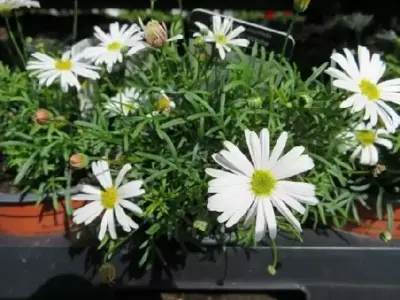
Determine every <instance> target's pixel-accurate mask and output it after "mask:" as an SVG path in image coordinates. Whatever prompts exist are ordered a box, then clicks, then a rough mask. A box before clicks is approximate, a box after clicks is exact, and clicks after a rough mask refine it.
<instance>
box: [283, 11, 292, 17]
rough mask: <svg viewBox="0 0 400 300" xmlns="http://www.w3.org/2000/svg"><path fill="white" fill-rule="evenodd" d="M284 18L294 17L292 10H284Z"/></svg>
mask: <svg viewBox="0 0 400 300" xmlns="http://www.w3.org/2000/svg"><path fill="white" fill-rule="evenodd" d="M283 16H284V17H291V16H293V12H292V11H291V10H284V11H283Z"/></svg>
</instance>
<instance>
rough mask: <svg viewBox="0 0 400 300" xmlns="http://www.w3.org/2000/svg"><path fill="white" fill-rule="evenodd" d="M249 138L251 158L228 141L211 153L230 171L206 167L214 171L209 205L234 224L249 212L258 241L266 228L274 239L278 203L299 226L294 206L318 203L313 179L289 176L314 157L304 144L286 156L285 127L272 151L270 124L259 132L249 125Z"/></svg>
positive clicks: (222, 219) (297, 208)
mask: <svg viewBox="0 0 400 300" xmlns="http://www.w3.org/2000/svg"><path fill="white" fill-rule="evenodd" d="M245 135H246V142H247V147H248V149H249V152H250V156H251V159H252V162H250V161H249V160H248V159H247V157H246V156H245V155H244V154H243V153H242V152H241V151H240V150H239V148H238V147H236V146H235V145H233V144H232V143H231V142H228V141H226V142H224V146H225V147H226V148H227V150H222V151H221V152H219V153H218V154H214V155H213V159H214V160H215V162H216V163H217V164H219V165H220V166H221V167H223V168H225V169H226V170H227V171H228V172H227V171H222V170H217V169H206V173H207V174H208V175H210V176H212V177H214V179H213V180H211V181H210V182H209V183H208V192H209V193H212V194H214V195H212V196H211V197H210V198H208V206H207V207H208V209H209V210H211V211H217V212H221V213H222V214H221V215H220V216H219V217H218V222H220V223H225V222H226V227H231V226H233V225H234V224H236V223H238V222H239V220H240V219H241V218H242V217H243V216H244V215H245V214H246V212H247V216H246V220H245V223H248V222H249V221H251V220H253V219H254V218H256V227H255V239H256V241H260V240H261V239H262V238H263V237H264V235H265V232H266V231H267V228H268V232H269V237H270V238H271V239H275V238H276V234H277V224H276V217H275V212H274V207H275V208H276V209H277V210H278V211H279V212H280V213H281V214H282V215H283V216H284V217H285V218H286V219H287V220H288V222H289V223H290V224H291V225H292V226H293V227H294V228H295V229H296V230H298V231H301V225H300V222H299V221H298V220H297V219H296V218H295V217H294V215H293V214H292V212H291V211H290V209H289V208H288V207H290V208H292V209H293V210H295V211H297V212H298V213H300V214H303V213H304V212H305V207H304V206H303V205H302V204H301V203H304V204H308V205H315V204H317V203H318V199H317V198H316V197H315V187H314V185H312V184H310V183H305V182H294V181H288V180H285V179H286V178H290V177H293V176H296V175H298V174H300V173H303V172H305V171H308V170H310V169H312V168H313V167H314V162H313V161H312V159H311V158H310V157H309V156H308V155H305V154H303V152H304V147H302V146H299V147H294V148H293V149H292V150H290V151H289V152H288V153H286V154H285V155H283V156H282V154H283V150H284V147H285V145H286V141H287V138H288V134H287V133H286V132H283V133H282V134H281V135H280V136H279V138H278V140H277V142H276V145H275V147H274V148H273V150H272V152H270V138H269V131H268V129H263V130H262V131H261V133H260V137H258V135H257V134H256V133H255V132H253V131H249V130H246V131H245Z"/></svg>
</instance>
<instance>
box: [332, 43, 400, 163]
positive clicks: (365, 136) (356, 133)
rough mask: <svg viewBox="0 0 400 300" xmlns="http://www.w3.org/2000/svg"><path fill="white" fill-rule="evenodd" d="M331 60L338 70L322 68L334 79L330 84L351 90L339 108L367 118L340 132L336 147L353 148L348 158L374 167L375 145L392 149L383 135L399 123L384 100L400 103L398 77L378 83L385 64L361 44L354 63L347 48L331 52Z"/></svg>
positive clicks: (399, 120)
mask: <svg viewBox="0 0 400 300" xmlns="http://www.w3.org/2000/svg"><path fill="white" fill-rule="evenodd" d="M331 59H332V60H333V61H334V62H335V63H337V64H338V65H339V66H340V67H341V69H342V70H340V69H338V68H335V67H330V68H329V69H328V70H326V73H327V74H329V75H330V76H332V77H333V78H334V80H333V85H334V86H335V87H337V88H341V89H344V90H346V91H349V92H350V93H352V94H351V96H349V97H348V98H346V100H344V101H343V102H342V103H341V104H340V107H341V108H350V112H351V113H352V114H357V113H362V114H363V115H362V116H361V117H362V119H363V121H365V122H367V121H368V124H364V122H360V123H359V124H355V126H354V128H352V129H351V131H350V132H347V133H343V134H341V135H340V138H341V139H343V141H344V143H343V144H342V145H340V149H341V150H342V151H345V152H346V151H348V150H350V149H354V152H353V153H352V155H351V157H350V158H351V159H352V160H354V159H355V158H356V157H358V158H359V160H360V163H361V164H363V165H370V166H374V165H376V164H377V163H378V150H377V148H376V147H375V144H378V145H381V146H383V147H385V148H387V149H389V150H390V149H392V147H393V144H392V142H391V141H390V140H388V139H387V137H389V134H390V133H394V132H395V130H396V129H397V128H398V126H399V125H400V116H399V115H398V114H397V113H396V111H395V110H394V109H393V108H392V107H390V106H389V105H388V102H392V103H394V104H400V79H399V78H397V79H391V80H386V81H382V82H380V81H381V79H382V77H383V75H384V74H385V70H386V65H385V63H384V62H383V61H382V59H381V58H380V56H379V54H376V53H375V54H372V55H371V53H370V51H369V50H368V49H367V48H366V47H363V46H359V47H358V65H357V62H356V60H355V57H354V55H353V54H352V53H351V51H350V50H349V49H344V55H343V54H340V53H334V54H332V56H331ZM381 127H384V128H385V129H383V128H381ZM385 137H386V138H385Z"/></svg>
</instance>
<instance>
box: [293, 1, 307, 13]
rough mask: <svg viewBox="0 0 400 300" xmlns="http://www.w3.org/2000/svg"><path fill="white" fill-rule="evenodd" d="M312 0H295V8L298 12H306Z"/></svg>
mask: <svg viewBox="0 0 400 300" xmlns="http://www.w3.org/2000/svg"><path fill="white" fill-rule="evenodd" d="M310 1H311V0H294V9H295V10H296V11H298V12H304V11H306V10H307V8H308V6H309V5H310Z"/></svg>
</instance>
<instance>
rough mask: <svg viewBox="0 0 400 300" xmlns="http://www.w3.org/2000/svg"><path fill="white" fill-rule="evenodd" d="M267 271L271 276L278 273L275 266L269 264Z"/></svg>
mask: <svg viewBox="0 0 400 300" xmlns="http://www.w3.org/2000/svg"><path fill="white" fill-rule="evenodd" d="M267 271H268V273H269V274H270V275H271V276H274V275H275V274H276V269H275V268H274V266H271V265H269V266H268V268H267Z"/></svg>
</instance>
